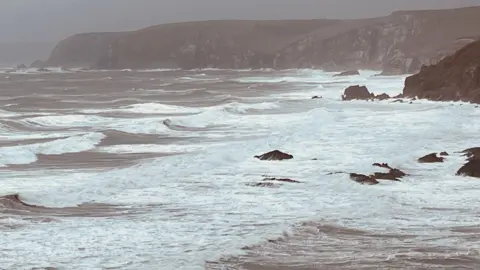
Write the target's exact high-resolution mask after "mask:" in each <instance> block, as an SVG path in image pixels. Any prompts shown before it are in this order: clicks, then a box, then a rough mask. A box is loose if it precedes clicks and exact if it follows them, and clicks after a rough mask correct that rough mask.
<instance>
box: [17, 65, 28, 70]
mask: <svg viewBox="0 0 480 270" xmlns="http://www.w3.org/2000/svg"><path fill="white" fill-rule="evenodd" d="M26 68H27V66H26V65H25V64H20V65H18V66H17V69H26Z"/></svg>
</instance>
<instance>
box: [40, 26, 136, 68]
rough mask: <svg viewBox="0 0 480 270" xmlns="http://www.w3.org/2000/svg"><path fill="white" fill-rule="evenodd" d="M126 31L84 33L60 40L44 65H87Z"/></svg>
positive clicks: (95, 61)
mask: <svg viewBox="0 0 480 270" xmlns="http://www.w3.org/2000/svg"><path fill="white" fill-rule="evenodd" d="M126 34H128V33H126V32H124V33H85V34H78V35H74V36H71V37H68V38H66V39H64V40H62V41H60V42H59V43H58V44H57V46H55V48H54V49H53V51H52V53H51V54H50V57H49V58H48V60H47V61H46V62H45V63H43V65H46V66H64V67H89V66H92V65H95V64H96V63H97V62H98V59H99V58H100V57H101V56H102V55H103V54H104V53H105V51H107V49H108V46H109V45H110V44H111V43H112V42H114V41H115V40H117V39H118V38H119V37H121V36H123V35H126Z"/></svg>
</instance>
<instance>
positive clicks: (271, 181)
mask: <svg viewBox="0 0 480 270" xmlns="http://www.w3.org/2000/svg"><path fill="white" fill-rule="evenodd" d="M459 153H461V154H462V155H463V156H465V157H467V163H465V164H464V165H463V166H462V167H461V168H460V169H458V171H457V173H456V175H458V176H470V177H476V178H480V147H474V148H469V149H466V150H463V151H461V152H459ZM447 156H449V154H448V153H447V152H441V153H439V154H437V153H431V154H428V155H425V156H423V157H420V158H418V159H417V161H418V162H419V163H443V162H444V161H445V160H446V158H445V157H447ZM254 158H257V159H259V160H265V161H272V160H276V161H281V160H289V159H293V156H292V155H290V154H287V153H284V152H282V151H279V150H274V151H271V152H268V153H265V154H261V155H257V156H254ZM372 166H374V167H378V168H383V169H386V170H387V171H386V172H373V173H371V174H369V175H366V174H359V173H348V172H334V173H329V175H333V174H348V175H349V177H350V179H351V180H352V181H355V182H357V183H359V184H362V185H377V184H379V183H380V181H397V182H399V181H401V179H402V178H403V177H405V176H408V174H407V173H405V172H403V171H402V170H400V169H397V168H393V167H391V166H390V165H389V164H388V163H373V164H372ZM263 177H264V178H263V180H262V181H260V182H258V183H249V184H247V185H248V186H252V187H279V186H280V185H281V183H301V182H300V181H297V180H294V179H291V178H282V177H269V176H265V175H264V176H263Z"/></svg>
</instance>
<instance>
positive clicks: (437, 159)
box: [418, 153, 445, 163]
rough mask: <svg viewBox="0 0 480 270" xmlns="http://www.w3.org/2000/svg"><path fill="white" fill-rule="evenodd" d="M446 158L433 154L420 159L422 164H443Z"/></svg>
mask: <svg viewBox="0 0 480 270" xmlns="http://www.w3.org/2000/svg"><path fill="white" fill-rule="evenodd" d="M444 159H445V158H443V157H438V156H437V153H431V154H428V155H426V156H423V157H421V158H419V159H418V162H420V163H438V162H443V161H444Z"/></svg>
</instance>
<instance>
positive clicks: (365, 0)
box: [0, 0, 480, 42]
mask: <svg viewBox="0 0 480 270" xmlns="http://www.w3.org/2000/svg"><path fill="white" fill-rule="evenodd" d="M472 5H480V0H0V42H17V41H51V42H52V41H53V42H56V41H58V40H60V39H62V38H64V37H66V36H69V35H72V34H75V33H79V32H92V31H122V30H134V29H138V28H142V27H145V26H149V25H154V24H160V23H166V22H178V21H189V20H208V19H300V18H306V19H311V18H325V17H327V18H362V17H373V16H380V15H387V14H389V13H391V12H392V11H394V10H400V9H403V10H404V9H425V8H450V7H459V6H472Z"/></svg>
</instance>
